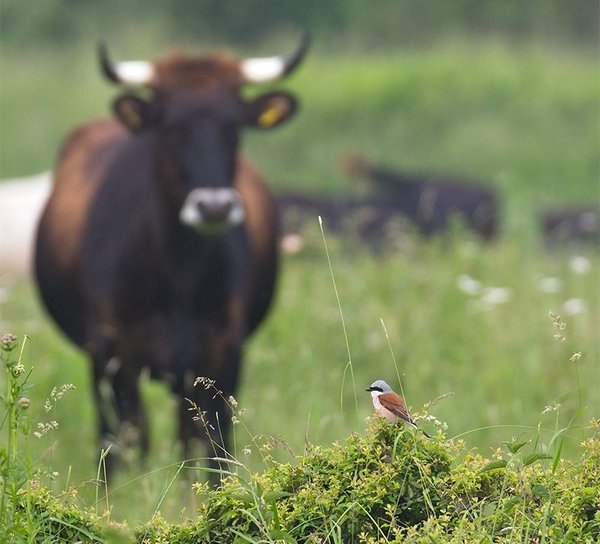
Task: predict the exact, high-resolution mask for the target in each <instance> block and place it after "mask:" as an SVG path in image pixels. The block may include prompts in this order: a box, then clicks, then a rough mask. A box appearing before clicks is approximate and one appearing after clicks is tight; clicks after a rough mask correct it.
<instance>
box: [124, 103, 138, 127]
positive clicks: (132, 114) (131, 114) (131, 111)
mask: <svg viewBox="0 0 600 544" xmlns="http://www.w3.org/2000/svg"><path fill="white" fill-rule="evenodd" d="M122 113H123V117H124V119H125V121H126V122H127V126H129V127H133V128H137V127H139V126H140V124H141V122H142V118H141V116H140V114H139V112H138V111H137V109H136V108H135V107H133V106H132V105H130V104H127V105H126V106H125V107H124V108H123V110H122Z"/></svg>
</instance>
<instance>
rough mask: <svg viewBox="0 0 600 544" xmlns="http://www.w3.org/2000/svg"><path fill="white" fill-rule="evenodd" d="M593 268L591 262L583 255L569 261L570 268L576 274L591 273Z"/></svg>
mask: <svg viewBox="0 0 600 544" xmlns="http://www.w3.org/2000/svg"><path fill="white" fill-rule="evenodd" d="M591 267H592V265H591V264H590V261H589V260H588V259H586V258H585V257H582V256H581V255H576V256H575V257H572V258H571V260H570V261H569V268H570V269H571V271H573V272H575V274H585V273H586V272H589V271H590V268H591Z"/></svg>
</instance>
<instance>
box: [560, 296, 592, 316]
mask: <svg viewBox="0 0 600 544" xmlns="http://www.w3.org/2000/svg"><path fill="white" fill-rule="evenodd" d="M562 309H563V312H565V314H567V315H580V314H585V313H587V311H588V306H587V302H586V301H585V300H584V299H582V298H570V299H568V300H565V302H563V305H562Z"/></svg>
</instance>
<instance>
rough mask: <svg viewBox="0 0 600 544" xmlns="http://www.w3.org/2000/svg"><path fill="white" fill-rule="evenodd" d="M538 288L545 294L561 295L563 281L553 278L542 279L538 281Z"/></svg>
mask: <svg viewBox="0 0 600 544" xmlns="http://www.w3.org/2000/svg"><path fill="white" fill-rule="evenodd" d="M536 287H537V288H538V289H539V290H540V291H542V292H543V293H559V292H560V291H562V287H563V285H562V281H561V280H560V279H558V278H553V277H541V278H538V279H537V281H536Z"/></svg>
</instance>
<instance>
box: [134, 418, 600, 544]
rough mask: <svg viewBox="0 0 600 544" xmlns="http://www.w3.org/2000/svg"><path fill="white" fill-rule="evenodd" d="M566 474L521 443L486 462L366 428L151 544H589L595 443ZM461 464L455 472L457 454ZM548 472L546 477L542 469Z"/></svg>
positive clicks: (218, 496)
mask: <svg viewBox="0 0 600 544" xmlns="http://www.w3.org/2000/svg"><path fill="white" fill-rule="evenodd" d="M594 425H596V423H594ZM595 429H596V430H595V432H594V436H593V438H590V439H588V440H586V441H584V442H583V443H582V449H581V460H580V462H579V463H570V462H567V461H560V460H559V459H555V461H556V465H555V464H554V463H553V462H551V461H552V458H550V456H549V455H548V454H545V453H542V452H535V451H534V452H530V453H525V450H527V449H528V448H527V446H528V444H527V443H526V442H516V441H514V442H512V443H509V444H506V445H505V446H506V454H505V456H502V457H500V456H499V453H498V455H496V458H495V459H492V460H486V459H484V458H483V457H482V456H481V455H475V454H467V455H466V456H465V454H464V451H463V448H464V446H463V445H462V444H461V443H460V442H455V441H451V440H449V441H447V440H443V437H442V436H441V435H439V436H438V439H436V440H426V439H425V438H424V437H422V436H421V435H419V434H415V433H413V432H412V430H410V429H404V428H399V427H397V426H393V425H390V424H388V423H386V422H384V421H379V420H374V421H371V422H370V425H369V429H368V432H367V433H366V434H365V435H364V436H359V435H356V434H353V435H352V436H350V437H349V438H348V439H347V440H346V441H345V443H343V444H334V445H333V446H331V447H330V448H320V447H312V448H310V449H309V451H308V452H307V453H306V454H305V455H304V456H302V457H299V458H298V459H297V462H296V463H293V464H279V463H275V464H274V466H273V467H272V468H270V469H268V470H267V471H265V472H264V473H263V474H261V475H251V476H250V478H249V479H244V478H243V477H241V476H240V475H239V474H231V475H230V476H229V477H228V478H227V479H226V480H225V481H224V483H223V484H222V486H221V487H220V488H219V489H217V490H208V489H207V488H205V487H202V486H199V492H200V493H201V494H202V495H203V501H202V505H201V507H200V509H199V511H198V517H197V519H196V520H195V521H194V522H193V523H192V524H190V525H169V524H166V523H165V522H164V521H162V520H160V519H156V520H155V521H154V522H153V523H152V524H149V525H147V526H146V527H144V528H143V529H142V530H140V531H138V540H139V542H143V543H150V542H173V543H188V542H207V543H208V542H307V543H308V542H315V543H316V542H344V543H353V542H356V543H373V544H375V543H377V544H379V543H388V542H389V543H393V542H414V543H421V542H422V543H425V542H427V543H430V542H472V541H477V542H492V541H494V542H541V541H544V539H547V540H549V541H565V542H596V541H597V539H598V538H599V537H600V463H599V461H600V438H599V437H598V432H597V430H598V426H597V425H596V427H595ZM461 452H462V456H463V457H464V459H463V460H461V461H458V460H457V459H458V455H459V454H461ZM547 465H548V466H547Z"/></svg>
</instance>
